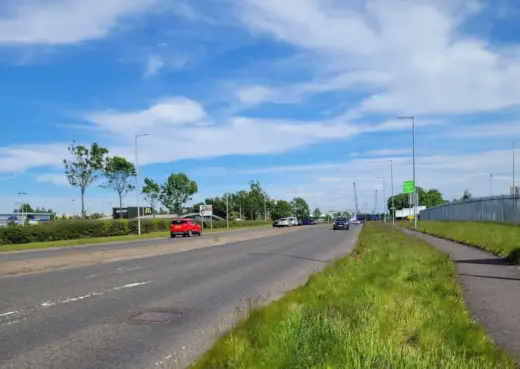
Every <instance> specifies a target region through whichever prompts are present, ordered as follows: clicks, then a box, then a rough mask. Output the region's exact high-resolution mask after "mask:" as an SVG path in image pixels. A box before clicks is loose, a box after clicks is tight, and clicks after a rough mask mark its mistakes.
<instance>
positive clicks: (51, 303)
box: [39, 281, 152, 307]
mask: <svg viewBox="0 0 520 369" xmlns="http://www.w3.org/2000/svg"><path fill="white" fill-rule="evenodd" d="M151 282H152V281H146V282H136V283H130V284H125V285H124V286H118V287H113V288H109V289H105V290H100V291H95V292H91V293H88V294H86V295H82V296H76V297H67V298H66V299H63V300H56V301H45V302H43V303H41V304H40V305H39V306H40V307H51V306H55V305H58V304H68V303H71V302H76V301H81V300H84V299H87V298H89V297H93V296H101V295H106V294H107V293H110V292H114V291H119V290H122V289H124V288H133V287H137V286H142V285H144V284H148V283H151Z"/></svg>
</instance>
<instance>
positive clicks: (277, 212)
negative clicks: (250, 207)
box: [271, 200, 293, 220]
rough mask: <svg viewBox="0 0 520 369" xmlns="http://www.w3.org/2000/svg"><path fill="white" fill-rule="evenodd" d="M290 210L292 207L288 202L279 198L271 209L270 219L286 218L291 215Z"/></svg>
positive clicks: (291, 210)
mask: <svg viewBox="0 0 520 369" xmlns="http://www.w3.org/2000/svg"><path fill="white" fill-rule="evenodd" d="M292 212H293V207H292V205H291V204H290V203H288V202H287V201H285V200H279V201H277V202H276V205H275V206H274V208H273V210H272V211H271V219H273V220H276V219H280V218H287V217H290V216H291V214H292Z"/></svg>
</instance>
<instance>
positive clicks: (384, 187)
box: [378, 176, 386, 223]
mask: <svg viewBox="0 0 520 369" xmlns="http://www.w3.org/2000/svg"><path fill="white" fill-rule="evenodd" d="M378 178H380V179H383V216H384V222H385V223H386V180H385V177H384V176H382V177H378Z"/></svg>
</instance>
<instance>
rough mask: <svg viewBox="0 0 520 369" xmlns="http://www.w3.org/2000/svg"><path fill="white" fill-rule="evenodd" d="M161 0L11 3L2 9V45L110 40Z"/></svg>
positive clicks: (13, 0) (15, 0) (29, 0)
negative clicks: (127, 21)
mask: <svg viewBox="0 0 520 369" xmlns="http://www.w3.org/2000/svg"><path fill="white" fill-rule="evenodd" d="M158 2H159V0H104V1H93V2H89V1H83V0H50V1H37V0H23V1H20V0H7V1H5V0H4V1H3V4H2V5H0V45H1V44H5V45H37V44H40V45H67V44H76V43H79V42H83V41H88V40H94V39H99V38H104V37H106V36H107V35H108V34H109V33H110V32H111V31H113V30H115V29H117V28H118V26H119V24H120V22H121V20H122V19H124V18H127V17H129V16H132V15H136V14H139V13H141V12H143V11H146V10H148V9H150V8H151V7H153V6H154V5H156V4H157V3H158Z"/></svg>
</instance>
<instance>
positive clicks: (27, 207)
mask: <svg viewBox="0 0 520 369" xmlns="http://www.w3.org/2000/svg"><path fill="white" fill-rule="evenodd" d="M13 213H34V209H33V208H32V206H31V204H27V203H22V204H21V205H20V207H18V208H17V209H14V211H13Z"/></svg>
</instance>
